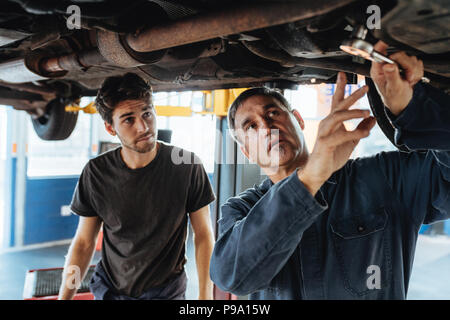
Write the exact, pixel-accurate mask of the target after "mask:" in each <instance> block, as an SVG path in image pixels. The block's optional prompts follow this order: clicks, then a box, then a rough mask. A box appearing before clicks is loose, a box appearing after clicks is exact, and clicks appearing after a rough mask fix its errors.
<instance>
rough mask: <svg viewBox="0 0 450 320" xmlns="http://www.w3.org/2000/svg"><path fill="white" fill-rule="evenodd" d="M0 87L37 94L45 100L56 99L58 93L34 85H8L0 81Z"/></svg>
mask: <svg viewBox="0 0 450 320" xmlns="http://www.w3.org/2000/svg"><path fill="white" fill-rule="evenodd" d="M0 86H2V87H6V88H10V89H14V90H19V91H25V92H30V93H37V94H40V95H41V96H43V97H44V99H45V100H50V98H52V97H53V98H54V97H55V96H56V94H57V91H56V90H54V89H52V88H48V87H41V86H37V85H34V84H32V83H7V82H3V81H0Z"/></svg>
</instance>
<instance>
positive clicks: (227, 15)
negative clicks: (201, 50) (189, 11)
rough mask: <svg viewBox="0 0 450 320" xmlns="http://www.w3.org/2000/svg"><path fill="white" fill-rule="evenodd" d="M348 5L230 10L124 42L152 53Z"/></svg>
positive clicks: (320, 2) (337, 1) (322, 0)
mask: <svg viewBox="0 0 450 320" xmlns="http://www.w3.org/2000/svg"><path fill="white" fill-rule="evenodd" d="M351 2H353V0H328V1H326V0H316V1H312V2H309V1H308V2H306V1H297V2H290V3H271V4H267V3H264V5H259V6H255V5H253V6H245V7H239V8H231V9H227V10H223V11H220V12H214V13H209V14H205V15H201V16H191V17H187V18H185V19H180V20H176V21H173V22H170V23H167V24H165V25H158V26H153V27H150V28H148V29H146V30H144V31H142V32H140V33H139V34H136V35H135V34H129V35H127V37H126V41H127V43H128V45H129V46H130V48H132V49H133V50H134V51H137V52H151V51H156V50H161V49H166V48H171V47H176V46H180V45H184V44H188V43H194V42H199V41H203V40H208V39H213V38H218V37H222V36H226V35H231V34H237V33H241V32H246V31H252V30H256V29H261V28H266V27H270V26H274V25H280V24H284V23H289V22H293V21H297V20H302V19H307V18H311V17H313V16H316V15H322V14H325V13H327V12H330V11H332V10H335V9H336V8H339V7H342V6H344V5H347V4H348V3H351Z"/></svg>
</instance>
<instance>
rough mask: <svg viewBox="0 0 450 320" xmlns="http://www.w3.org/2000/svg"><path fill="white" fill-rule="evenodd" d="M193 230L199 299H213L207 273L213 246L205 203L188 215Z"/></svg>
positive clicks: (207, 208) (210, 282) (211, 285)
mask: <svg viewBox="0 0 450 320" xmlns="http://www.w3.org/2000/svg"><path fill="white" fill-rule="evenodd" d="M189 218H190V220H191V225H192V229H193V231H194V245H195V261H196V264H197V274H198V285H199V296H198V299H199V300H212V299H213V283H212V281H211V278H210V275H209V262H210V259H211V254H212V251H213V247H214V236H213V232H212V228H211V218H210V216H209V206H208V205H206V206H204V207H202V208H200V209H199V210H197V211H194V212H192V213H191V214H190V215H189Z"/></svg>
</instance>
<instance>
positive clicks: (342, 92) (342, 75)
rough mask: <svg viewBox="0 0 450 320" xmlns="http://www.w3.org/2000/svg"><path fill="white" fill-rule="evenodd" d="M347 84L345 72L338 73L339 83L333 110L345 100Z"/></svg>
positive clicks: (337, 83)
mask: <svg viewBox="0 0 450 320" xmlns="http://www.w3.org/2000/svg"><path fill="white" fill-rule="evenodd" d="M346 84H347V76H346V75H345V73H344V72H338V75H337V81H336V90H335V92H334V95H333V98H332V101H331V108H332V109H334V108H335V107H336V106H337V105H338V104H339V102H341V101H342V100H344V95H345V85H346Z"/></svg>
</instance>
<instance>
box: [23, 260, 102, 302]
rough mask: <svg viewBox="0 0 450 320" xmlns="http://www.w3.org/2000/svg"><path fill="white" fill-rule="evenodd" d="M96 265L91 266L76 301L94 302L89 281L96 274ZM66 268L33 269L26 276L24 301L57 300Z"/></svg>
mask: <svg viewBox="0 0 450 320" xmlns="http://www.w3.org/2000/svg"><path fill="white" fill-rule="evenodd" d="M94 268H95V265H92V266H89V269H88V272H87V274H86V276H85V277H84V280H83V281H82V283H81V286H80V288H79V289H78V290H77V294H76V295H75V296H74V298H73V299H74V300H94V295H93V294H92V293H91V292H90V291H89V280H90V279H91V277H92V274H93V273H94ZM63 270H64V268H50V269H33V270H29V271H27V273H26V275H25V285H24V288H23V299H24V300H57V299H58V293H59V287H60V286H61V281H62V273H63Z"/></svg>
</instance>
